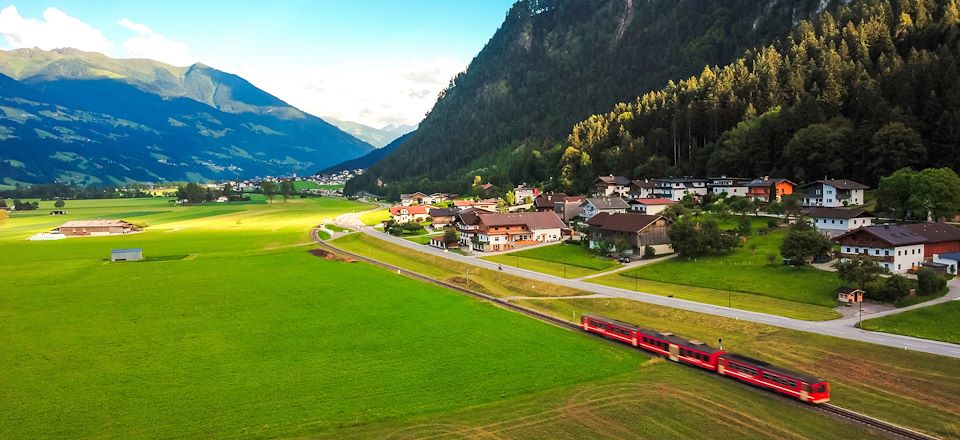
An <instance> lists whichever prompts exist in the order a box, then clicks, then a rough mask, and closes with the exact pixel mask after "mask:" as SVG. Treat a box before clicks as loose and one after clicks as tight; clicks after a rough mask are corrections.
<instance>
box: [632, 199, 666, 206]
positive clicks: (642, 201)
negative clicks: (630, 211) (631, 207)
mask: <svg viewBox="0 0 960 440" xmlns="http://www.w3.org/2000/svg"><path fill="white" fill-rule="evenodd" d="M630 203H636V204H638V205H646V206H655V205H675V204H677V202H674V201H673V200H670V199H634V200H631V201H630Z"/></svg>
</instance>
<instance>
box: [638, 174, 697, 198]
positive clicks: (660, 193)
mask: <svg viewBox="0 0 960 440" xmlns="http://www.w3.org/2000/svg"><path fill="white" fill-rule="evenodd" d="M653 182H654V183H656V186H655V187H654V188H653V190H652V191H651V192H650V196H651V197H653V198H661V199H669V200H673V201H674V202H679V201H681V200H683V198H684V197H685V196H686V195H687V194H690V195H692V196H694V197H696V198H700V197H702V196H705V195H707V191H708V189H707V181H706V180H704V179H694V178H692V177H685V178H682V179H655V180H653Z"/></svg>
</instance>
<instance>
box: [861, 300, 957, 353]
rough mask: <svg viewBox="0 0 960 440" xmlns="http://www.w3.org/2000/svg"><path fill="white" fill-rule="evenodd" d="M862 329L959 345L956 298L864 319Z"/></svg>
mask: <svg viewBox="0 0 960 440" xmlns="http://www.w3.org/2000/svg"><path fill="white" fill-rule="evenodd" d="M862 328H863V329H866V330H873V331H878V332H886V333H896V334H898V335H906V336H915V337H918V338H924V339H934V340H937V341H944V342H952V343H954V344H960V301H950V302H946V303H942V304H937V305H934V306H930V307H924V308H920V309H917V310H911V311H909V312H903V313H900V314H897V315H891V316H885V317H882V318H876V319H868V320H866V321H863V325H862Z"/></svg>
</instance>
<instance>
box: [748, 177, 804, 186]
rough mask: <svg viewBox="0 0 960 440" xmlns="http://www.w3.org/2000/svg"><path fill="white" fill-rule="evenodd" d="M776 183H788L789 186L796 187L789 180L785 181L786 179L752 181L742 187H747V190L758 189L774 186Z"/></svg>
mask: <svg viewBox="0 0 960 440" xmlns="http://www.w3.org/2000/svg"><path fill="white" fill-rule="evenodd" d="M778 183H789V184H790V185H793V186H797V184H796V183H793V182H791V181H789V180H787V179H784V178H780V177H775V178H761V179H753V180H751V181H749V182H747V183H746V185H744V186H746V187H749V188H758V187H765V186H770V185H775V184H778Z"/></svg>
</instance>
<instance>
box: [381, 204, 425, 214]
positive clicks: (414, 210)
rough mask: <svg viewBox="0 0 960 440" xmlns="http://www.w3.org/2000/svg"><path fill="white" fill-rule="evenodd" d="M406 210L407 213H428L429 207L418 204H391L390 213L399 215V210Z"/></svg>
mask: <svg viewBox="0 0 960 440" xmlns="http://www.w3.org/2000/svg"><path fill="white" fill-rule="evenodd" d="M402 210H406V211H407V214H408V215H417V214H429V213H430V207H429V206H424V205H419V206H391V207H390V215H400V211H402Z"/></svg>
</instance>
